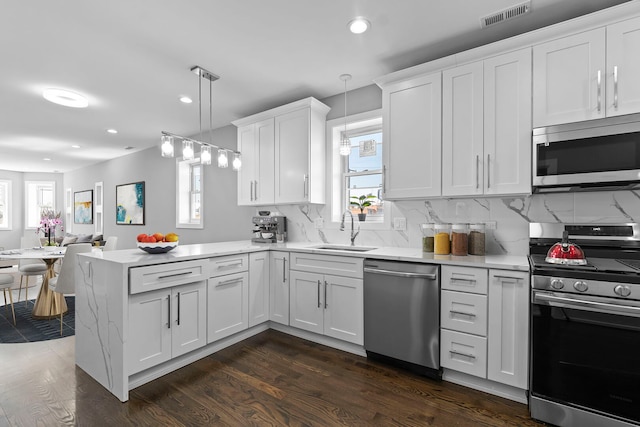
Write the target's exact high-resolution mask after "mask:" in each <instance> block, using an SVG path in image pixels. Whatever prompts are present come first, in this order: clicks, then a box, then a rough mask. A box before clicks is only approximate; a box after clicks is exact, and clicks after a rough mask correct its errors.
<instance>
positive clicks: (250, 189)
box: [249, 181, 253, 202]
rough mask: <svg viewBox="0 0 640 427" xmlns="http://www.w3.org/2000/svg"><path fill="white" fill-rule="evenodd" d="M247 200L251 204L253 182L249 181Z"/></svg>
mask: <svg viewBox="0 0 640 427" xmlns="http://www.w3.org/2000/svg"><path fill="white" fill-rule="evenodd" d="M249 200H250V201H252V202H253V181H249Z"/></svg>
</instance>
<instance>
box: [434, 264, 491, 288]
mask: <svg viewBox="0 0 640 427" xmlns="http://www.w3.org/2000/svg"><path fill="white" fill-rule="evenodd" d="M441 272H442V282H441V285H440V287H441V288H442V289H450V290H452V291H461V292H471V293H474V294H483V295H486V294H487V282H488V274H489V273H488V270H487V269H486V268H475V267H452V266H450V265H443V266H442V270H441Z"/></svg>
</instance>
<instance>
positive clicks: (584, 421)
mask: <svg viewBox="0 0 640 427" xmlns="http://www.w3.org/2000/svg"><path fill="white" fill-rule="evenodd" d="M564 232H566V235H567V237H568V239H569V242H570V243H567V242H566V241H565V242H564V244H565V247H566V245H567V244H568V245H570V246H572V247H573V248H574V249H576V251H575V252H576V253H580V254H582V253H583V255H584V260H586V262H584V261H582V262H577V261H571V260H566V262H559V261H558V260H554V259H551V258H548V257H547V255H548V254H551V253H552V252H554V251H553V250H552V251H550V249H551V248H552V247H553V246H555V247H556V249H557V248H558V246H557V245H558V241H559V240H560V239H561V237H562V235H563V233H564ZM529 237H530V247H529V249H530V256H529V261H530V264H531V268H532V280H531V284H532V290H531V358H530V364H531V370H530V371H531V383H530V389H531V390H530V400H529V407H530V411H531V416H532V417H533V418H535V419H537V420H540V421H544V422H547V423H552V424H555V425H558V426H580V427H585V426H587V427H588V426H604V425H606V426H631V425H638V424H640V224H606V225H604V224H603V225H593V224H591V225H589V224H540V223H536V224H530V233H529ZM580 249H581V250H580ZM556 252H557V253H561V251H556ZM549 261H551V262H549Z"/></svg>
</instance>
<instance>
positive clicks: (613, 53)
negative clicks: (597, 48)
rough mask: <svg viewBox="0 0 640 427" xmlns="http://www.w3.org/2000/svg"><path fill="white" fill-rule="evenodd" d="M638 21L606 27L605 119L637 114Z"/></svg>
mask: <svg viewBox="0 0 640 427" xmlns="http://www.w3.org/2000/svg"><path fill="white" fill-rule="evenodd" d="M638 52H640V18H635V19H629V20H627V21H622V22H618V23H617V24H613V25H609V26H608V27H607V85H606V87H607V91H606V92H607V97H606V99H607V115H609V116H615V115H620V114H629V113H637V112H639V111H640V78H638V77H639V76H640V54H639V53H638Z"/></svg>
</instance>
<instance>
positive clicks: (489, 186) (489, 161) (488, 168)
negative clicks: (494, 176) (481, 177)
mask: <svg viewBox="0 0 640 427" xmlns="http://www.w3.org/2000/svg"><path fill="white" fill-rule="evenodd" d="M487 188H491V154H487Z"/></svg>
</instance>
